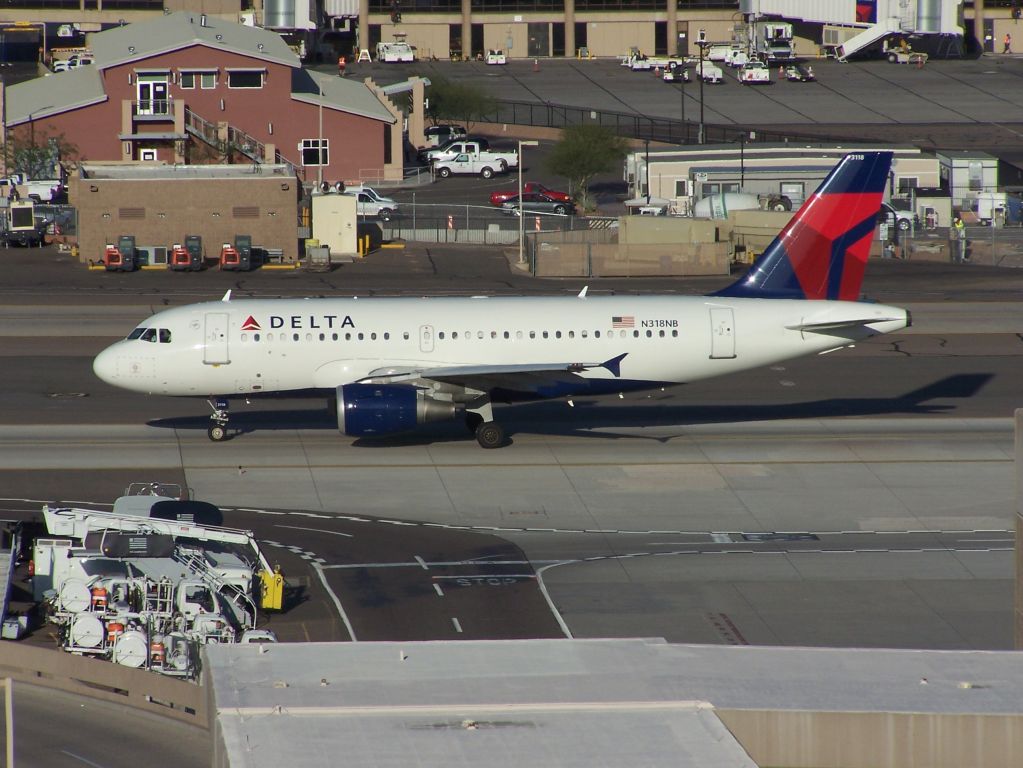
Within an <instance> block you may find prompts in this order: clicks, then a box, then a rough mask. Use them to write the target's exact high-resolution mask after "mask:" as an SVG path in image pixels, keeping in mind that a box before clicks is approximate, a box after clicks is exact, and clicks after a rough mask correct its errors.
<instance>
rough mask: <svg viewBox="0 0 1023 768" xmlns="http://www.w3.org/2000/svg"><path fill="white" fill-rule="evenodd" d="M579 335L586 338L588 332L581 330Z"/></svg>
mask: <svg viewBox="0 0 1023 768" xmlns="http://www.w3.org/2000/svg"><path fill="white" fill-rule="evenodd" d="M581 336H582V337H583V338H584V339H585V338H587V336H588V334H587V332H586V331H583V332H582V333H581Z"/></svg>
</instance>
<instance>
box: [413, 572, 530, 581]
mask: <svg viewBox="0 0 1023 768" xmlns="http://www.w3.org/2000/svg"><path fill="white" fill-rule="evenodd" d="M433 578H434V579H473V580H475V581H479V580H481V579H535V578H536V574H534V573H462V574H458V575H455V576H434V577H433Z"/></svg>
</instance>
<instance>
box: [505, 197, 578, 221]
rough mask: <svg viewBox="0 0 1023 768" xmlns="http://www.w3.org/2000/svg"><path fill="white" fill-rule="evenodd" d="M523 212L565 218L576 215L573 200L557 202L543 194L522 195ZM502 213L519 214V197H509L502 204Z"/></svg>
mask: <svg viewBox="0 0 1023 768" xmlns="http://www.w3.org/2000/svg"><path fill="white" fill-rule="evenodd" d="M522 211H523V212H524V213H554V214H557V215H559V216H565V215H568V214H570V213H575V203H573V202H572V201H571V200H569V201H568V202H566V201H564V200H556V199H555V198H553V197H549V196H548V195H545V194H543V193H541V192H530V193H529V194H524V195H522ZM501 212H502V213H505V214H507V215H509V216H514V215H516V214H517V213H518V212H519V196H518V195H515V196H514V197H509V198H508V199H507V200H505V201H504V202H503V203H501Z"/></svg>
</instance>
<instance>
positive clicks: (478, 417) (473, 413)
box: [465, 400, 508, 448]
mask: <svg viewBox="0 0 1023 768" xmlns="http://www.w3.org/2000/svg"><path fill="white" fill-rule="evenodd" d="M465 426H467V427H468V428H469V431H470V432H472V433H473V434H474V435H475V436H476V442H477V443H479V444H480V447H481V448H500V447H501V446H503V445H505V444H506V443H507V442H508V438H507V436H506V435H505V433H504V427H502V426H501V425H500V424H498V423H497V422H496V421H494V411H493V409H492V408H491V406H490V401H489V400H486V401H485V402H483V403H480V404H479V405H477V406H475V407H472V408H466V410H465Z"/></svg>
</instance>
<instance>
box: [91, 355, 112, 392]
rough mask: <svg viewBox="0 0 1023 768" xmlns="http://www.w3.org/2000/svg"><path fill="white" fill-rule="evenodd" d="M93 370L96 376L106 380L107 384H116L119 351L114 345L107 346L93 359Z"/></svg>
mask: <svg viewBox="0 0 1023 768" xmlns="http://www.w3.org/2000/svg"><path fill="white" fill-rule="evenodd" d="M92 372H93V373H95V374H96V378H98V379H100V380H101V381H105V382H106V383H107V384H115V383H116V381H115V380H116V379H117V352H115V351H114V348H113V347H107V348H106V349H104V350H103V351H102V352H100V353H99V354H98V355H96V359H95V360H93V361H92Z"/></svg>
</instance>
